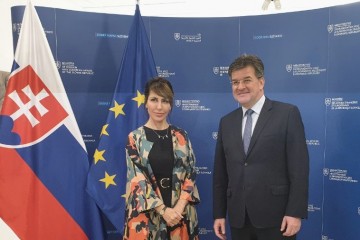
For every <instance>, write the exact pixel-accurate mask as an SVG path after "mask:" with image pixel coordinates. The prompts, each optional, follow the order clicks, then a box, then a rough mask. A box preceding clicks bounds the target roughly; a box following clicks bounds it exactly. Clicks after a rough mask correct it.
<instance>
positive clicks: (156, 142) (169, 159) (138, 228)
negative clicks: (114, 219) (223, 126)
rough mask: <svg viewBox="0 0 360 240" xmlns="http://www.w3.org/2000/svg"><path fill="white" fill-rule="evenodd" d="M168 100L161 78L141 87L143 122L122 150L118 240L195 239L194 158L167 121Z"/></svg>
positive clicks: (187, 142) (166, 85) (182, 134)
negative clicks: (123, 211)
mask: <svg viewBox="0 0 360 240" xmlns="http://www.w3.org/2000/svg"><path fill="white" fill-rule="evenodd" d="M173 97H174V92H173V89H172V86H171V84H170V82H169V81H167V80H166V79H164V78H159V77H158V78H154V79H152V80H150V81H149V82H147V84H146V86H145V108H146V109H147V111H148V113H149V119H148V121H147V122H146V124H145V125H144V126H141V127H139V128H138V129H136V130H134V131H132V132H131V133H130V134H129V139H128V144H127V146H126V159H127V185H126V197H127V207H126V223H125V224H126V225H125V233H124V239H130V240H135V239H136V240H140V239H156V240H158V239H169V240H170V239H181V240H186V239H198V220H197V214H196V210H195V204H197V203H199V202H200V198H199V193H198V190H197V186H196V185H195V177H196V172H195V156H194V153H193V150H192V147H191V143H190V140H189V138H188V135H187V133H186V132H185V131H184V130H182V129H180V128H178V127H175V126H173V125H170V124H169V123H168V121H167V116H168V114H169V113H170V111H171V108H172V106H173Z"/></svg>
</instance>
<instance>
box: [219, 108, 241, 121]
mask: <svg viewBox="0 0 360 240" xmlns="http://www.w3.org/2000/svg"><path fill="white" fill-rule="evenodd" d="M241 113H242V109H241V107H238V108H237V109H235V110H233V111H231V112H229V113H227V114H225V115H224V116H223V117H222V118H221V119H222V120H226V119H232V118H235V117H237V116H238V115H239V114H241Z"/></svg>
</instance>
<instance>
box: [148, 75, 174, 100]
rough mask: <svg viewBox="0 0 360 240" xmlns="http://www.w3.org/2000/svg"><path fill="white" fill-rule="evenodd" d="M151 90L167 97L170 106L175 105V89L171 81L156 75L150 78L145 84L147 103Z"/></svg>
mask: <svg viewBox="0 0 360 240" xmlns="http://www.w3.org/2000/svg"><path fill="white" fill-rule="evenodd" d="M150 91H153V92H154V93H156V94H157V95H159V96H161V97H163V98H165V99H167V100H168V101H169V103H170V106H171V107H172V106H173V102H174V91H173V88H172V86H171V83H170V82H169V81H168V80H167V79H165V78H162V77H155V78H153V79H150V80H149V81H148V82H147V83H146V85H145V104H146V103H147V101H148V99H149V94H150Z"/></svg>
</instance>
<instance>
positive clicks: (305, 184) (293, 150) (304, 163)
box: [286, 107, 309, 218]
mask: <svg viewBox="0 0 360 240" xmlns="http://www.w3.org/2000/svg"><path fill="white" fill-rule="evenodd" d="M286 154H287V164H288V173H289V180H290V184H291V188H290V193H289V201H288V205H287V209H286V215H288V216H294V217H300V218H307V207H308V206H307V205H308V188H309V180H308V179H309V154H308V149H307V146H306V139H305V131H304V126H303V123H302V120H301V116H300V112H299V110H298V108H297V107H294V108H292V109H291V111H290V113H289V120H288V129H287V145H286Z"/></svg>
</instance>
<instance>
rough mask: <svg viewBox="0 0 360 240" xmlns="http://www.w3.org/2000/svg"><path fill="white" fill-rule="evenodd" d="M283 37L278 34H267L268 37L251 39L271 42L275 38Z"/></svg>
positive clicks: (261, 36)
mask: <svg viewBox="0 0 360 240" xmlns="http://www.w3.org/2000/svg"><path fill="white" fill-rule="evenodd" d="M282 37H283V35H282V34H281V33H280V34H269V35H254V36H253V39H254V40H269V39H270V40H273V39H277V38H282Z"/></svg>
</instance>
